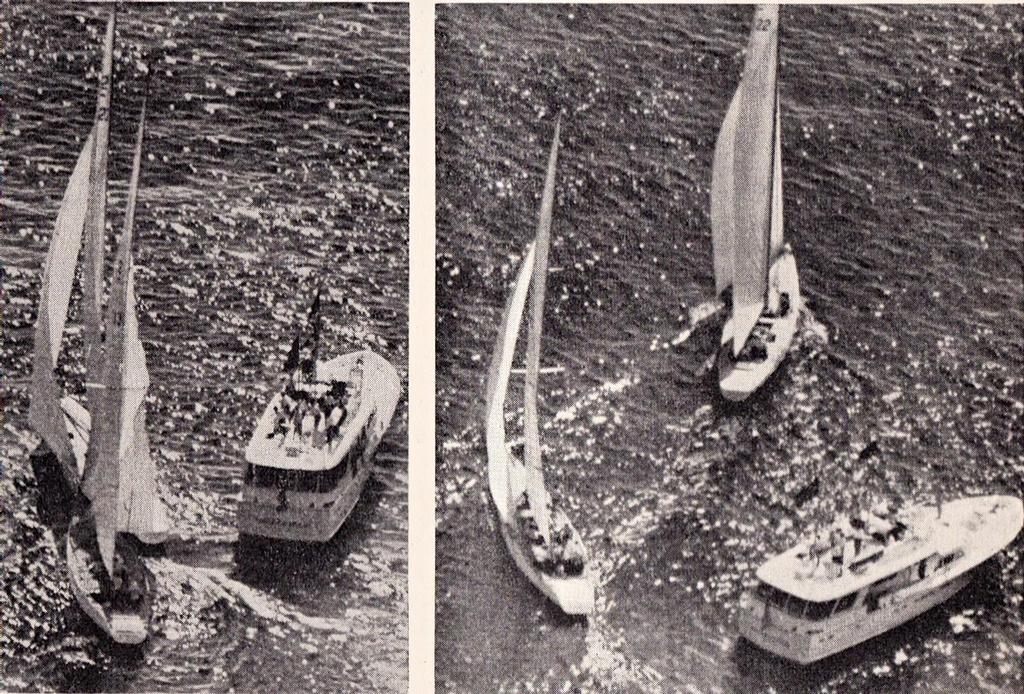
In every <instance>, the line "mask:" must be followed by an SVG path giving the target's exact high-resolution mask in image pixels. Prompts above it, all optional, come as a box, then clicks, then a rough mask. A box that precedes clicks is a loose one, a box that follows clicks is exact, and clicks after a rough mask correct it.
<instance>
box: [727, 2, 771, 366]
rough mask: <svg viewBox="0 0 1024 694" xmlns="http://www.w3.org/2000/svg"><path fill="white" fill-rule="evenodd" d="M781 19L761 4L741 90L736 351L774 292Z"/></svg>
mask: <svg viewBox="0 0 1024 694" xmlns="http://www.w3.org/2000/svg"><path fill="white" fill-rule="evenodd" d="M778 19H779V8H778V6H777V5H759V6H758V7H757V10H756V12H755V13H754V30H753V31H752V32H751V35H750V43H749V45H748V47H747V58H746V66H745V68H744V71H743V80H742V84H741V87H740V90H739V92H738V94H739V111H738V114H737V123H736V135H735V150H734V161H733V173H734V183H733V196H734V197H733V206H734V207H733V209H734V220H735V231H736V235H735V241H734V244H733V253H734V272H735V276H734V284H733V314H732V320H733V351H734V354H739V352H740V350H741V349H742V348H743V344H744V343H745V342H746V340H747V337H748V336H749V335H750V332H751V331H752V330H753V328H754V325H755V324H756V323H757V320H758V318H759V317H760V316H761V312H762V311H763V309H764V307H765V302H766V299H767V295H768V270H769V268H770V266H771V257H770V254H771V239H770V237H771V225H772V198H773V196H774V186H775V183H774V181H773V178H774V176H773V173H774V168H775V166H774V164H775V151H776V143H775V132H776V128H777V123H778V119H777V116H776V105H777V103H778V85H777V73H778ZM780 222H781V218H780ZM780 241H781V239H780Z"/></svg>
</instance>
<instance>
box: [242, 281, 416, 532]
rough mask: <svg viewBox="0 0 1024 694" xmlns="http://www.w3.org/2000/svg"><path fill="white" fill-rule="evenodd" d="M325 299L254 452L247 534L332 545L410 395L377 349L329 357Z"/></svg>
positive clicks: (247, 486)
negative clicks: (323, 351)
mask: <svg viewBox="0 0 1024 694" xmlns="http://www.w3.org/2000/svg"><path fill="white" fill-rule="evenodd" d="M321 295H322V288H318V289H317V292H316V296H315V297H314V298H313V303H312V305H311V306H310V310H309V314H308V316H307V320H306V325H305V326H302V325H300V326H299V329H298V330H297V331H296V334H295V339H294V340H293V342H292V346H291V350H290V351H289V353H288V358H287V359H286V360H285V366H284V371H285V384H284V388H283V389H282V390H281V392H279V393H277V394H275V395H274V397H273V398H272V399H271V401H270V402H269V403H268V404H267V407H266V409H265V410H264V412H263V415H262V416H261V417H260V419H259V421H258V422H257V424H256V430H255V431H254V432H253V435H252V438H251V439H250V441H249V444H248V446H246V449H245V471H244V479H243V486H242V503H241V504H240V505H239V509H238V530H239V532H241V533H242V534H244V535H250V536H261V537H267V538H272V539H278V540H299V541H305V542H326V541H328V540H330V539H331V538H332V537H333V536H334V534H335V533H337V532H338V529H339V528H341V526H342V524H343V523H344V522H345V519H346V518H348V516H349V514H351V513H352V509H353V508H355V505H356V502H358V501H359V497H360V495H361V494H362V490H363V487H365V486H366V482H367V480H369V478H370V473H371V471H372V470H373V455H374V453H375V452H376V450H377V446H378V445H379V444H380V442H381V439H383V437H384V432H386V431H387V429H388V426H390V424H391V419H392V417H393V416H394V414H395V408H396V407H397V406H398V399H399V397H400V396H401V394H402V382H401V380H400V379H399V377H398V372H397V371H396V370H395V367H394V366H392V365H391V364H390V363H389V362H388V361H387V360H386V359H385V358H384V357H382V356H380V355H379V354H377V353H375V352H373V351H372V350H369V349H364V350H359V351H356V352H350V353H348V354H343V355H341V356H338V357H334V358H333V359H330V360H326V361H323V360H320V359H319V353H320V332H321V318H320V307H321Z"/></svg>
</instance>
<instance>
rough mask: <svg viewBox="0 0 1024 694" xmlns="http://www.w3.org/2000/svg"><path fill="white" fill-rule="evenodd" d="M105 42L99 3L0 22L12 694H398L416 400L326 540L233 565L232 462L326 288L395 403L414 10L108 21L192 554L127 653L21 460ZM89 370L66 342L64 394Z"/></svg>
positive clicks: (119, 147)
mask: <svg viewBox="0 0 1024 694" xmlns="http://www.w3.org/2000/svg"><path fill="white" fill-rule="evenodd" d="M104 26H105V14H104V10H103V8H100V7H98V6H86V5H55V4H47V5H39V4H36V3H13V4H12V3H4V5H3V17H2V23H0V27H2V32H3V33H2V39H0V44H2V45H3V73H2V89H3V91H2V94H3V116H4V120H5V127H4V131H3V134H2V136H0V159H2V161H0V164H2V167H3V168H2V171H3V187H2V196H3V209H2V210H0V213H2V216H0V224H2V228H3V236H2V242H0V249H2V257H3V262H4V270H5V273H6V277H5V281H4V293H5V296H4V315H3V332H4V345H3V351H2V362H0V363H2V369H3V372H4V386H5V389H4V396H3V397H4V408H5V422H4V425H5V428H4V429H3V431H0V446H2V448H3V465H4V471H3V475H2V476H0V501H2V508H3V516H2V518H3V520H2V523H3V526H4V527H3V532H2V539H0V553H2V556H3V560H2V561H0V566H2V569H0V575H2V580H3V583H4V592H3V601H4V602H3V606H2V609H0V612H2V618H0V619H2V620H3V629H2V632H0V649H2V654H3V676H2V679H0V689H5V690H8V689H40V688H41V689H47V688H58V689H80V688H85V689H102V690H124V689H144V690H187V689H202V690H209V689H213V690H227V689H230V688H234V689H238V690H243V691H254V690H269V689H273V690H281V691H296V690H302V691H315V690H318V691H338V690H340V689H345V688H351V689H356V690H359V691H382V692H384V691H404V690H405V688H406V680H407V655H406V651H407V632H408V622H407V617H406V614H407V573H408V571H407V552H406V536H407V529H408V522H407V503H406V498H407V492H408V489H407V475H406V472H407V466H406V454H407V451H406V444H405V441H406V424H407V418H408V415H407V411H408V410H407V407H406V405H405V400H404V398H403V400H402V402H401V403H400V405H399V409H398V412H397V413H396V416H395V420H394V422H393V424H392V427H391V429H390V432H389V433H388V434H387V436H386V437H385V440H384V443H383V445H382V447H381V449H380V451H379V453H378V456H377V463H378V465H377V471H376V472H375V474H374V476H373V477H372V478H371V481H370V483H369V485H368V487H367V490H366V492H365V493H364V497H363V500H362V501H361V502H360V504H359V506H358V507H357V510H356V512H355V513H354V515H353V517H352V518H351V519H350V520H349V521H348V523H347V524H346V525H345V527H344V528H343V529H342V531H341V532H340V533H339V535H338V536H337V537H336V538H335V539H334V540H333V541H332V542H330V543H329V544H327V545H326V546H324V547H322V548H320V547H316V548H311V547H305V548H304V547H289V546H286V545H277V546H271V547H265V548H261V547H252V546H248V545H239V544H238V543H237V542H236V541H235V540H234V514H235V508H236V504H237V501H238V495H239V492H240V485H241V471H240V467H239V464H240V461H241V460H242V451H243V448H244V445H245V442H246V440H247V439H248V437H249V436H250V434H251V431H252V429H253V428H254V426H255V419H256V417H257V416H258V414H259V413H260V412H261V411H262V409H263V407H264V406H265V404H266V402H267V400H268V399H269V398H270V395H271V392H272V391H273V390H274V389H276V387H277V385H276V384H277V383H278V377H279V376H278V374H279V372H280V368H281V365H282V363H283V359H284V356H285V352H286V350H287V348H288V343H289V342H290V340H291V335H292V331H293V329H294V321H295V319H296V317H297V316H300V315H304V314H305V311H306V310H307V307H308V304H309V301H310V299H311V293H310V291H311V286H312V280H311V278H312V277H313V276H314V275H315V274H317V273H318V272H321V269H322V272H323V274H324V275H325V278H326V280H327V284H328V286H329V287H330V290H331V293H332V297H333V301H331V302H330V304H329V305H327V306H326V308H325V319H326V327H325V333H324V338H325V339H324V347H323V352H324V353H326V354H338V353H342V352H343V351H350V350H352V349H355V348H360V347H364V346H365V347H372V348H373V349H375V350H377V351H378V352H380V353H382V354H383V355H384V356H386V357H387V358H388V359H389V360H390V361H391V362H392V363H394V364H395V365H396V366H397V367H398V369H399V371H400V372H401V374H402V378H403V382H407V371H406V363H407V329H406V326H407V308H406V306H407V303H406V296H407V279H406V278H407V268H408V254H407V243H406V240H407V233H406V229H407V218H408V194H407V190H408V156H407V152H408V125H409V119H408V98H409V83H408V74H409V73H408V61H409V55H408V13H407V10H406V8H405V7H404V6H402V5H365V6H355V5H289V6H284V5H261V6H254V5H244V6H243V5H231V4H227V5H224V4H217V5H213V4H202V5H200V4H186V5H182V4H168V5H159V4H158V5H147V6H137V5H128V4H126V5H124V6H123V8H122V11H121V13H120V16H119V24H118V36H117V42H116V51H117V53H116V67H115V78H114V81H115V92H114V108H113V114H114V115H113V123H112V132H111V147H112V151H111V178H112V181H113V183H112V186H111V190H110V201H111V208H110V212H109V214H108V220H109V222H110V223H111V224H112V225H113V226H114V227H116V228H120V224H121V216H122V211H123V202H124V195H125V189H126V180H127V178H128V173H129V169H130V165H131V161H130V160H131V146H132V141H133V133H134V128H135V119H136V118H137V115H138V111H139V107H140V105H141V94H142V89H143V85H144V79H143V77H142V75H141V72H140V70H141V68H140V67H139V66H140V61H143V60H145V61H147V62H148V64H149V67H150V71H151V74H152V82H151V85H150V91H151V95H150V102H149V111H148V113H149V118H148V123H147V124H148V137H147V143H146V146H145V152H146V155H147V156H146V161H145V162H144V167H143V172H142V188H141V194H140V201H139V210H138V213H137V223H136V229H137V232H136V233H137V237H136V243H135V259H136V264H137V266H138V276H137V280H136V285H137V287H138V292H139V294H140V295H141V309H140V322H141V328H140V330H141V334H142V340H143V343H144V345H145V347H146V350H147V353H148V359H149V368H150V374H151V379H152V387H151V390H150V397H149V417H148V419H149V434H150V439H151V441H152V445H153V449H154V456H155V458H156V460H157V465H158V467H159V474H160V483H161V487H162V492H163V496H164V498H165V500H166V501H167V502H168V504H169V506H170V508H171V511H172V516H173V521H174V522H175V525H176V526H177V528H178V529H179V530H180V531H182V532H184V533H187V534H193V535H195V536H196V537H198V538H199V540H200V541H199V542H197V543H195V544H194V545H187V546H177V547H170V548H168V551H167V556H166V557H163V558H154V559H152V560H151V565H152V568H153V570H154V571H155V573H156V574H157V577H158V581H159V591H158V596H157V603H156V634H155V635H154V637H153V638H152V639H150V641H149V642H147V644H145V645H144V646H143V647H142V648H141V649H138V650H129V651H123V650H118V649H114V648H112V647H111V646H110V645H109V644H108V642H107V641H106V640H105V639H103V638H100V637H99V635H98V633H97V630H96V629H95V628H94V627H93V626H92V625H91V623H90V622H89V620H88V619H87V618H85V617H84V616H83V615H82V614H81V613H80V612H79V610H78V608H77V606H76V605H75V604H74V602H73V600H72V599H71V595H70V591H69V587H68V584H67V580H66V576H65V574H64V568H63V560H62V559H61V557H60V554H59V552H58V551H57V550H56V549H55V534H54V532H53V531H51V530H50V529H49V528H48V527H47V525H46V523H45V522H44V521H45V520H46V519H45V518H43V517H41V516H40V514H39V511H38V508H37V507H38V506H39V504H40V501H41V500H40V495H39V492H38V489H37V485H36V482H35V479H34V477H33V475H32V472H31V470H30V469H29V465H28V450H27V449H26V448H25V445H24V444H23V443H22V441H21V437H22V436H23V435H24V434H25V432H26V431H27V424H26V421H25V416H26V414H27V409H28V408H27V399H26V391H25V387H26V382H27V375H28V373H29V370H30V362H29V356H30V349H31V342H32V334H31V333H32V327H31V326H32V324H33V321H34V319H35V311H36V299H37V296H38V284H39V277H40V269H41V266H42V260H43V257H44V254H45V251H46V245H47V243H48V240H49V237H50V231H51V229H52V224H53V220H54V217H55V215H56V211H57V207H58V205H59V202H60V197H61V195H62V193H63V188H64V185H65V184H66V182H67V178H68V175H69V174H70V170H71V167H72V166H73V163H74V161H75V158H76V157H77V155H78V150H79V149H80V147H81V143H82V142H83V141H84V138H85V136H86V135H87V133H88V131H89V128H90V126H91V122H92V116H93V112H94V109H95V76H96V71H97V70H98V68H99V63H100V57H101V56H100V53H101V48H100V46H101V34H102V31H103V28H104ZM111 236H112V235H111ZM110 257H112V249H108V258H110ZM75 325H76V324H75V316H73V317H72V330H73V331H74V328H75ZM79 350H80V344H78V340H77V335H74V337H73V339H72V340H71V344H70V347H68V348H67V349H66V353H67V354H68V357H67V358H66V361H67V366H68V369H69V371H70V372H71V375H70V376H69V379H70V381H71V383H72V384H77V383H80V380H81V379H80V366H81V359H80V351H79ZM42 501H45V500H42Z"/></svg>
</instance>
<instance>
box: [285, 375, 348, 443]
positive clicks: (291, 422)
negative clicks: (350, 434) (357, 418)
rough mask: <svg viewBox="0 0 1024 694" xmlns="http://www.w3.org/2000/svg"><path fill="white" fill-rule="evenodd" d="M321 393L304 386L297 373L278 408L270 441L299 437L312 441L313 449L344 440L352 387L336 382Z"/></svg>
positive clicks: (289, 382) (290, 381)
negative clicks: (349, 394) (291, 435)
mask: <svg viewBox="0 0 1024 694" xmlns="http://www.w3.org/2000/svg"><path fill="white" fill-rule="evenodd" d="M318 391H319V389H318V388H310V387H308V386H307V385H305V384H303V383H302V381H301V378H300V377H299V375H298V373H297V372H296V374H294V375H293V377H292V378H291V379H289V381H288V385H287V386H286V387H285V390H284V394H283V395H282V396H281V401H280V402H279V403H278V404H277V405H276V406H275V408H274V409H275V414H276V415H277V418H276V420H275V422H274V427H273V428H272V429H271V430H270V433H269V434H267V438H268V439H272V438H276V437H278V436H280V437H281V439H282V441H283V440H284V439H286V438H287V437H288V436H289V435H290V434H297V435H299V436H301V437H303V438H307V437H308V438H312V439H313V445H314V446H316V447H318V448H319V447H320V446H322V445H324V444H325V443H326V444H327V445H330V444H331V443H333V442H334V441H335V440H336V439H340V438H341V429H342V427H343V426H344V424H345V418H346V416H347V414H348V410H347V408H346V400H347V398H348V385H347V384H346V383H344V382H343V381H334V382H333V383H331V384H330V386H329V387H328V388H327V389H326V390H325V391H322V392H318Z"/></svg>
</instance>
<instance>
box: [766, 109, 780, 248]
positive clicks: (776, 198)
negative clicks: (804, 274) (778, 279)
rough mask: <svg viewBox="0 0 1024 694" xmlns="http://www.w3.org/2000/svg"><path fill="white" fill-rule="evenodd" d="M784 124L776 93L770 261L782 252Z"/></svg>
mask: <svg viewBox="0 0 1024 694" xmlns="http://www.w3.org/2000/svg"><path fill="white" fill-rule="evenodd" d="M782 244H783V240H782V126H781V122H780V116H779V95H778V93H777V92H776V94H775V160H774V163H773V164H772V231H771V246H770V251H769V262H773V261H774V260H775V259H776V258H777V257H779V254H780V253H782Z"/></svg>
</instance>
